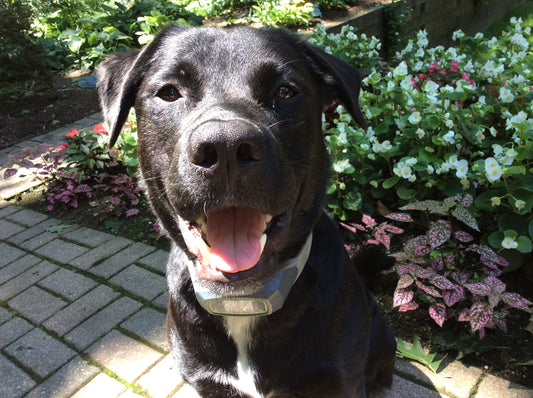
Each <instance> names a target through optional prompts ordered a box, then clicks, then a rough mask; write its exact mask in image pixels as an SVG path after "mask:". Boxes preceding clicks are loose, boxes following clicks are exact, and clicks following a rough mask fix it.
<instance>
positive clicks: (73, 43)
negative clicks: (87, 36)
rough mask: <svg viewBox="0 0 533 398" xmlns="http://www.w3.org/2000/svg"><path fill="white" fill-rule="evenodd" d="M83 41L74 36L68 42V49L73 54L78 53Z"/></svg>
mask: <svg viewBox="0 0 533 398" xmlns="http://www.w3.org/2000/svg"><path fill="white" fill-rule="evenodd" d="M84 41H85V40H84V39H83V38H81V37H78V36H74V37H72V38H71V39H70V40H69V41H68V48H69V50H70V51H72V52H73V53H78V52H79V51H80V48H81V46H82V45H83V42H84Z"/></svg>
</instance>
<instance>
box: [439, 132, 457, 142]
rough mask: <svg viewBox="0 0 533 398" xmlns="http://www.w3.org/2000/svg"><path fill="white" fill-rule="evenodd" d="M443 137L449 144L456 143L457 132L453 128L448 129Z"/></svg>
mask: <svg viewBox="0 0 533 398" xmlns="http://www.w3.org/2000/svg"><path fill="white" fill-rule="evenodd" d="M442 139H443V140H444V141H445V142H447V143H448V144H452V145H453V144H455V132H454V131H453V130H450V131H448V132H447V133H446V134H444V136H443V137H442Z"/></svg>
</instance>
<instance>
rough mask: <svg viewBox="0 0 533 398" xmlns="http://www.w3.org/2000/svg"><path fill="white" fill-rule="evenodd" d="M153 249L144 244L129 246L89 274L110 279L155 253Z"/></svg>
mask: <svg viewBox="0 0 533 398" xmlns="http://www.w3.org/2000/svg"><path fill="white" fill-rule="evenodd" d="M153 250H154V249H153V247H151V246H148V245H145V244H143V243H136V244H135V245H132V246H129V247H127V248H125V249H124V250H122V251H120V252H118V253H117V254H115V255H113V256H111V257H109V258H108V259H107V260H105V261H104V262H102V263H100V264H99V265H97V266H95V267H92V268H91V269H90V270H89V272H91V273H93V274H95V275H98V276H101V277H103V278H106V279H107V278H110V277H111V276H113V275H115V274H116V273H117V272H120V271H121V270H123V269H124V268H126V267H127V266H128V265H130V264H132V263H133V262H135V261H137V260H138V259H139V258H141V257H144V256H146V255H147V254H149V253H151V252H152V251H153Z"/></svg>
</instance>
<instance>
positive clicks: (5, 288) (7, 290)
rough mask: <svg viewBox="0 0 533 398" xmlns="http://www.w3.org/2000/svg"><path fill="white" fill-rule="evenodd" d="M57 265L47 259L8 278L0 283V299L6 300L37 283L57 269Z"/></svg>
mask: <svg viewBox="0 0 533 398" xmlns="http://www.w3.org/2000/svg"><path fill="white" fill-rule="evenodd" d="M57 268H58V267H57V265H54V264H52V263H50V262H48V261H41V262H40V263H39V264H37V265H35V266H34V267H32V268H30V269H28V270H27V271H25V272H23V273H22V274H20V275H18V276H16V277H15V278H13V279H10V280H9V281H7V282H6V283H4V284H3V285H0V300H4V301H7V300H8V299H10V298H11V297H14V296H16V295H17V294H19V293H20V292H22V291H23V290H26V289H27V288H28V287H30V286H31V285H33V284H34V283H37V282H38V281H40V280H41V279H43V278H45V277H46V276H48V275H50V274H51V273H52V272H54V271H55V270H57Z"/></svg>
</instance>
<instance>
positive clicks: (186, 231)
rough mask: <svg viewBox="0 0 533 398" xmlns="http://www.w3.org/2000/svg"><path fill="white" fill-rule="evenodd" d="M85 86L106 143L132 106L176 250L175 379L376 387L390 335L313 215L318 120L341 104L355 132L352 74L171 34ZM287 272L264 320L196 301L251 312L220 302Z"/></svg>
mask: <svg viewBox="0 0 533 398" xmlns="http://www.w3.org/2000/svg"><path fill="white" fill-rule="evenodd" d="M98 75H99V81H100V82H99V88H98V89H99V94H100V98H101V103H102V108H103V111H104V113H105V118H106V120H107V122H108V124H109V126H110V130H111V139H110V145H113V144H114V142H115V141H116V139H117V136H118V135H119V133H120V130H121V128H122V125H123V124H124V122H125V120H126V118H127V116H128V112H129V109H130V108H131V107H135V109H136V115H137V122H138V134H139V160H140V165H141V173H142V179H143V181H144V185H145V190H146V192H147V196H148V197H149V200H150V203H151V206H152V207H153V210H154V212H155V213H156V215H157V216H158V218H159V220H160V221H161V223H162V225H163V226H164V228H165V230H166V231H167V233H168V235H169V237H170V238H171V240H172V244H173V248H172V251H171V255H170V260H169V263H168V267H167V278H168V283H169V290H170V303H169V309H168V316H167V320H168V328H169V338H170V342H171V347H172V352H173V354H174V356H175V357H176V360H177V362H178V364H179V369H180V371H181V374H182V376H183V377H184V378H185V380H187V381H188V382H189V383H190V384H191V385H192V386H193V387H194V388H195V389H196V390H197V391H198V392H199V394H200V395H201V396H203V397H302V398H304V397H305V398H308V397H327V398H331V397H342V398H347V397H364V396H366V391H368V390H369V389H371V388H374V387H376V386H378V387H379V386H383V385H389V384H390V382H391V377H392V370H393V366H394V353H395V341H394V337H393V336H392V333H391V332H390V330H389V329H388V327H387V325H386V324H385V322H384V320H383V319H382V317H381V315H380V314H379V312H378V310H377V308H376V304H375V301H374V299H373V297H372V296H371V295H370V294H369V293H368V291H367V289H366V287H365V286H363V284H362V283H361V281H360V278H359V276H358V272H357V269H356V266H355V265H354V264H353V262H352V261H350V259H349V258H348V256H347V253H346V251H345V249H344V246H343V242H342V239H341V236H340V234H339V232H338V231H337V229H336V226H335V224H334V223H333V222H332V221H331V220H330V218H328V216H327V215H326V214H325V213H324V210H323V206H324V202H325V191H326V185H327V180H328V170H329V163H328V154H327V150H326V147H325V145H324V142H323V133H322V131H321V112H322V109H323V107H324V106H326V105H329V104H331V103H332V101H334V100H339V101H341V102H342V103H343V104H344V105H345V107H346V108H347V109H348V110H349V111H350V112H351V114H352V115H353V116H354V118H355V119H356V120H357V121H358V123H359V124H360V125H363V126H364V121H363V117H362V115H361V111H360V109H359V105H358V94H359V87H360V79H361V78H360V75H359V72H358V71H357V70H356V69H354V68H352V67H351V66H349V65H348V64H346V63H344V62H342V61H340V60H339V59H337V58H335V57H333V56H331V55H328V54H326V53H324V52H322V51H321V50H318V49H316V48H314V47H312V46H310V45H308V44H307V43H306V42H305V41H304V40H302V39H300V38H299V37H298V36H296V35H294V34H292V33H289V32H286V31H283V30H276V29H270V28H263V29H251V28H231V29H214V28H199V29H198V28H184V27H178V26H172V27H170V28H167V29H166V30H164V31H163V32H162V33H160V34H159V35H158V36H157V37H156V38H155V39H154V41H153V42H152V43H151V44H150V45H148V46H147V47H146V48H144V49H143V50H142V51H136V52H129V53H123V54H117V55H114V56H111V57H109V58H108V59H107V60H106V61H105V62H104V63H103V64H102V65H101V66H100V67H99V69H98ZM294 259H296V260H294ZM306 260H307V261H306ZM294 262H296V263H298V262H299V263H301V264H300V266H301V267H302V266H303V265H305V267H303V272H301V275H299V277H298V276H297V275H296V277H295V276H294V274H292V278H293V279H296V278H297V280H296V282H295V283H294V285H293V286H292V288H291V289H290V293H289V294H288V297H287V298H286V300H285V303H284V304H283V306H282V308H281V309H279V310H278V311H275V312H273V313H272V314H270V315H268V316H244V317H239V316H233V315H234V314H235V313H233V312H232V311H233V310H229V311H228V313H227V314H226V315H223V316H219V315H213V314H212V313H209V312H208V311H207V310H206V309H204V307H203V306H202V305H201V304H200V302H199V300H197V297H196V296H195V288H196V289H198V288H200V289H201V290H204V291H207V292H211V293H213V294H214V295H216V296H219V297H223V298H224V297H226V298H227V297H229V298H230V299H229V301H228V300H226V301H223V303H225V304H224V305H226V304H228V305H230V306H231V305H234V304H235V303H237V304H238V305H240V304H243V305H244V304H246V303H247V304H249V305H251V307H250V308H248V309H247V311H250V312H251V313H252V314H259V313H260V312H261V310H263V309H265V308H267V307H268V305H269V304H268V300H262V299H258V300H255V299H253V300H252V299H250V300H248V299H246V300H248V301H246V300H242V301H238V300H237V301H231V298H235V297H254V295H256V294H257V292H258V291H260V290H261V289H262V288H263V286H265V284H268V283H269V281H271V280H272V279H273V278H275V277H276V276H279V275H281V272H282V271H283V270H285V269H287V264H292V263H294ZM299 271H301V269H300V270H299ZM193 282H194V283H193ZM292 282H293V281H291V282H290V283H292ZM197 293H198V292H197ZM254 300H255V301H254ZM250 303H251V304H250ZM257 303H259V304H257ZM256 304H257V305H258V306H259V307H260V308H259V309H257V308H255V307H254V306H255V305H256ZM263 305H264V306H265V307H263ZM204 306H205V304H204ZM212 310H213V311H212V312H216V310H215V309H214V308H212ZM267 312H268V311H267ZM221 313H224V312H223V310H222V312H221Z"/></svg>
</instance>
